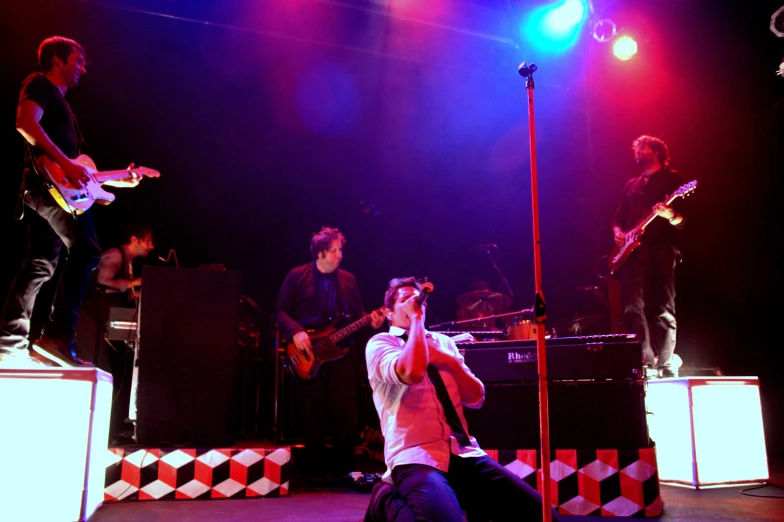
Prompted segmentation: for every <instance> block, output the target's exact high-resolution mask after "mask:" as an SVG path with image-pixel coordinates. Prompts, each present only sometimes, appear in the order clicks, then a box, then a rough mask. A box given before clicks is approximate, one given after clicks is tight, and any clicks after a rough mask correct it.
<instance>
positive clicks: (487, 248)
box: [485, 246, 514, 297]
mask: <svg viewBox="0 0 784 522" xmlns="http://www.w3.org/2000/svg"><path fill="white" fill-rule="evenodd" d="M485 252H486V253H487V257H489V258H490V264H492V265H493V270H495V271H496V273H497V274H498V277H500V278H501V281H502V282H503V283H504V288H505V289H506V295H508V296H509V297H514V292H512V287H511V286H509V281H507V280H506V277H504V274H503V272H501V269H500V268H498V264H497V263H496V262H495V258H494V257H493V253H492V252H491V251H490V246H485Z"/></svg>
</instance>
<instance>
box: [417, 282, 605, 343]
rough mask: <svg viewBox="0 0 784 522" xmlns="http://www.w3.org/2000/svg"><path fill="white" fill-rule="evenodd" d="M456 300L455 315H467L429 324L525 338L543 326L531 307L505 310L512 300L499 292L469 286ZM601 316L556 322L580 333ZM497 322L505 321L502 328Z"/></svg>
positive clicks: (534, 335)
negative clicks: (457, 319) (510, 310)
mask: <svg viewBox="0 0 784 522" xmlns="http://www.w3.org/2000/svg"><path fill="white" fill-rule="evenodd" d="M456 301H457V304H458V306H459V307H460V310H459V311H458V318H460V317H464V318H466V319H464V320H459V321H452V322H448V323H442V324H438V325H432V326H431V328H433V329H437V328H445V329H447V330H451V331H459V332H470V333H472V334H477V333H478V334H482V333H484V334H487V336H488V337H496V338H498V337H502V338H505V339H509V340H527V339H536V338H537V335H538V332H539V328H540V327H542V325H539V324H537V323H536V322H534V321H533V319H534V311H533V308H529V309H523V310H517V311H514V312H505V311H506V310H508V308H509V306H510V305H511V304H512V298H511V297H509V296H508V295H505V294H502V293H500V292H493V291H491V290H486V289H483V290H472V291H470V292H466V293H463V294H460V295H459V296H457V299H456ZM499 312H500V313H499ZM504 312H505V313H504ZM602 319H603V316H602V315H585V316H582V317H575V318H574V319H571V320H569V321H566V322H564V323H563V324H561V323H559V324H558V325H556V326H558V330H560V331H561V332H563V333H566V334H567V335H573V336H578V335H581V334H582V333H583V332H582V330H583V329H584V328H589V327H591V326H594V325H596V324H597V323H600V322H601V321H602ZM497 325H504V327H503V330H502V329H500V328H498V327H497ZM555 330H556V329H555V328H552V329H550V330H545V337H546V338H550V337H556V335H557V334H556V332H555Z"/></svg>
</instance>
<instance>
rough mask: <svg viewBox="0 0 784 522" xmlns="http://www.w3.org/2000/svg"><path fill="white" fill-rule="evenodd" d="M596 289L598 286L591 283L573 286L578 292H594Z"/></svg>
mask: <svg viewBox="0 0 784 522" xmlns="http://www.w3.org/2000/svg"><path fill="white" fill-rule="evenodd" d="M598 289H599V287H598V286H596V285H591V286H578V287H577V288H575V290H577V291H578V292H595V291H597V290H598Z"/></svg>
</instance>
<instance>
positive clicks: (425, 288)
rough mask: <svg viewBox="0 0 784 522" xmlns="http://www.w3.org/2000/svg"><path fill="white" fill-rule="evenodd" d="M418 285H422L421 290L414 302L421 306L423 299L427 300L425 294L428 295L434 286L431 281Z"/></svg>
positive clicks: (423, 302)
mask: <svg viewBox="0 0 784 522" xmlns="http://www.w3.org/2000/svg"><path fill="white" fill-rule="evenodd" d="M420 286H421V287H422V291H421V292H420V293H419V295H418V296H417V298H416V302H417V304H418V305H419V306H422V305H424V304H425V301H427V296H429V295H430V292H432V291H433V288H434V287H433V283H422V284H421V285H420Z"/></svg>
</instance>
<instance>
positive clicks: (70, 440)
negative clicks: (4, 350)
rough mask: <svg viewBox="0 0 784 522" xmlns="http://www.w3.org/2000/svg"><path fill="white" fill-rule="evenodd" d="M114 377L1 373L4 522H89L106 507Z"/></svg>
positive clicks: (91, 372) (75, 371)
mask: <svg viewBox="0 0 784 522" xmlns="http://www.w3.org/2000/svg"><path fill="white" fill-rule="evenodd" d="M111 403H112V376H111V375H110V374H108V373H106V372H105V371H103V370H99V369H96V368H46V369H41V370H0V520H9V521H10V520H42V521H43V520H45V521H47V522H61V521H62V522H74V521H85V520H87V519H89V518H90V516H91V515H92V514H93V512H94V511H95V510H96V509H97V508H98V506H100V505H101V503H102V502H103V494H104V475H105V469H106V462H105V455H106V454H107V451H108V450H107V448H108V439H109V415H110V410H111Z"/></svg>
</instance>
